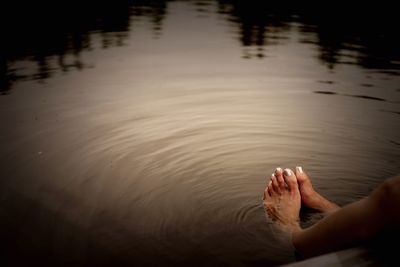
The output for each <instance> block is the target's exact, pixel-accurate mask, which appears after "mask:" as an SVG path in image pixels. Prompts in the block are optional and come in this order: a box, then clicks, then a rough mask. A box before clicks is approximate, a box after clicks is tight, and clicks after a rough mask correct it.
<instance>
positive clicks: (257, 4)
mask: <svg viewBox="0 0 400 267" xmlns="http://www.w3.org/2000/svg"><path fill="white" fill-rule="evenodd" d="M218 4H219V5H218V12H219V13H221V14H226V15H228V16H227V19H228V20H229V21H231V22H232V23H234V24H235V25H236V27H238V32H239V40H240V42H241V44H242V45H243V46H244V47H254V48H255V51H251V52H247V51H245V54H244V58H252V57H258V58H263V57H265V56H266V54H265V49H264V48H265V46H267V45H277V44H279V43H280V42H281V41H282V40H286V39H287V37H286V36H285V35H284V33H285V32H287V31H288V30H289V28H290V26H289V24H288V22H290V21H291V20H292V13H290V12H287V10H284V9H277V8H276V7H273V6H271V4H270V3H269V2H265V1H253V2H252V3H251V4H249V2H248V1H247V2H246V1H234V0H233V1H229V0H220V1H218Z"/></svg>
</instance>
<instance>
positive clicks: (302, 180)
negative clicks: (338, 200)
mask: <svg viewBox="0 0 400 267" xmlns="http://www.w3.org/2000/svg"><path fill="white" fill-rule="evenodd" d="M296 177H297V182H298V184H299V190H300V194H301V201H302V202H303V204H304V205H305V206H307V207H309V208H312V209H315V210H318V211H320V212H332V211H334V210H337V209H339V208H340V207H339V206H338V205H336V204H335V203H332V202H330V201H329V200H327V199H326V198H324V197H323V196H321V195H320V194H319V193H318V192H317V191H315V190H314V188H313V186H312V184H311V180H310V178H309V177H308V175H307V174H306V173H305V172H304V171H303V168H302V167H296Z"/></svg>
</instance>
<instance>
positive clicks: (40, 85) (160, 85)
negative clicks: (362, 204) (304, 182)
mask: <svg viewBox="0 0 400 267" xmlns="http://www.w3.org/2000/svg"><path fill="white" fill-rule="evenodd" d="M114 2H118V1H114ZM44 7H46V8H47V9H44ZM7 11H8V12H7V14H6V16H5V17H3V19H5V20H6V22H7V23H6V24H5V25H7V26H6V29H5V31H4V36H3V37H2V54H1V59H2V61H3V62H2V70H1V92H2V94H3V95H1V96H0V109H1V110H0V111H1V112H0V120H1V124H2V131H1V134H0V145H1V150H0V160H1V169H0V174H1V180H0V216H1V218H0V235H1V238H0V240H1V241H0V244H1V255H0V258H1V261H2V262H3V263H4V264H5V265H22V264H24V266H26V265H27V264H28V265H29V264H32V265H38V264H41V265H53V266H64V265H65V266H80V265H86V266H108V265H110V266H117V265H129V266H148V265H149V266H154V265H162V266H165V265H182V266H191V265H207V266H213V265H223V266H269V265H277V264H282V263H286V262H290V261H294V257H293V253H292V251H291V250H290V247H287V246H286V245H285V244H282V243H280V242H278V241H277V240H276V238H275V236H274V234H273V232H272V231H271V229H269V227H268V225H267V223H266V218H265V214H264V211H263V208H262V206H261V195H262V191H263V188H264V186H265V184H266V182H267V177H269V175H270V173H271V172H272V171H273V170H274V168H275V167H277V166H281V167H292V168H293V167H294V166H296V165H302V166H303V168H304V169H305V170H306V171H308V172H309V173H310V174H311V175H312V177H313V181H314V183H315V186H316V188H318V190H319V191H320V192H321V193H322V194H324V195H326V196H327V197H329V198H330V199H332V200H333V201H336V202H337V203H339V204H346V203H348V202H351V201H354V200H356V199H359V198H361V197H363V196H365V195H367V194H368V193H369V192H370V191H371V190H372V189H373V188H374V187H376V186H377V185H378V184H379V183H380V182H382V181H383V180H384V179H385V178H386V177H389V176H391V175H393V174H396V173H398V172H399V169H400V163H399V162H400V161H399V159H400V149H399V145H400V135H399V129H400V124H399V122H400V121H399V119H400V117H399V114H400V106H399V103H400V83H399V82H400V76H399V75H400V49H399V47H400V42H399V40H398V36H397V35H398V34H397V32H398V29H397V27H398V24H399V23H398V22H399V21H398V16H395V15H393V14H391V13H390V12H389V8H388V9H387V10H376V9H371V10H367V11H365V10H364V12H355V11H353V10H350V9H347V10H342V9H341V8H340V7H336V8H333V7H331V8H330V9H329V12H328V11H327V10H326V11H324V9H321V10H319V11H310V10H308V9H306V8H297V7H296V8H295V7H293V8H287V7H286V8H285V9H282V7H279V8H278V7H275V6H270V5H267V4H266V3H264V2H253V3H252V4H251V5H250V4H249V1H247V2H245V1H223V0H220V1H132V2H126V1H122V2H118V3H112V4H110V3H109V4H99V3H97V4H96V5H90V4H87V5H83V6H82V5H77V4H72V3H70V4H67V3H64V4H60V3H57V4H54V6H48V5H47V6H40V5H35V6H34V5H32V4H31V5H30V6H23V7H21V6H20V5H19V4H18V3H17V4H13V5H10V6H9V7H8V10H7ZM382 12H385V13H382ZM377 14H381V16H379V17H378V16H377ZM338 18H340V19H338ZM316 219H318V216H317V215H316V214H313V213H310V212H306V213H303V214H302V220H303V224H304V225H309V224H311V223H313V222H315V220H316Z"/></svg>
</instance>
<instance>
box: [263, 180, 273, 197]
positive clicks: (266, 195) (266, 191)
mask: <svg viewBox="0 0 400 267" xmlns="http://www.w3.org/2000/svg"><path fill="white" fill-rule="evenodd" d="M270 187H272V182H271V181H270V182H269V184H268V185H267V187H266V188H265V189H264V197H263V200H264V201H268V200H271V193H270V192H269V191H270V190H269V188H270Z"/></svg>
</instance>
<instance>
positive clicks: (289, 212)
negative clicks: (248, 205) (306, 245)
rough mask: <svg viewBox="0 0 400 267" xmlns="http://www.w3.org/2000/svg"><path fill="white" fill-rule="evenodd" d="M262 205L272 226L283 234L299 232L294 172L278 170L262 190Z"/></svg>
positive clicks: (298, 200)
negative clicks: (272, 223)
mask: <svg viewBox="0 0 400 267" xmlns="http://www.w3.org/2000/svg"><path fill="white" fill-rule="evenodd" d="M263 204H264V207H265V210H266V212H267V214H268V215H269V217H270V218H271V219H272V221H273V222H274V224H275V225H276V226H277V227H279V228H280V230H282V231H283V232H286V233H294V232H298V231H301V228H300V225H299V213H300V206H301V197H300V191H299V186H298V183H297V179H296V176H295V174H294V172H293V171H292V170H290V169H285V170H284V171H282V169H280V168H278V169H277V170H276V171H275V173H274V174H272V176H271V181H270V182H269V184H268V186H267V187H266V188H265V190H264V198H263Z"/></svg>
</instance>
